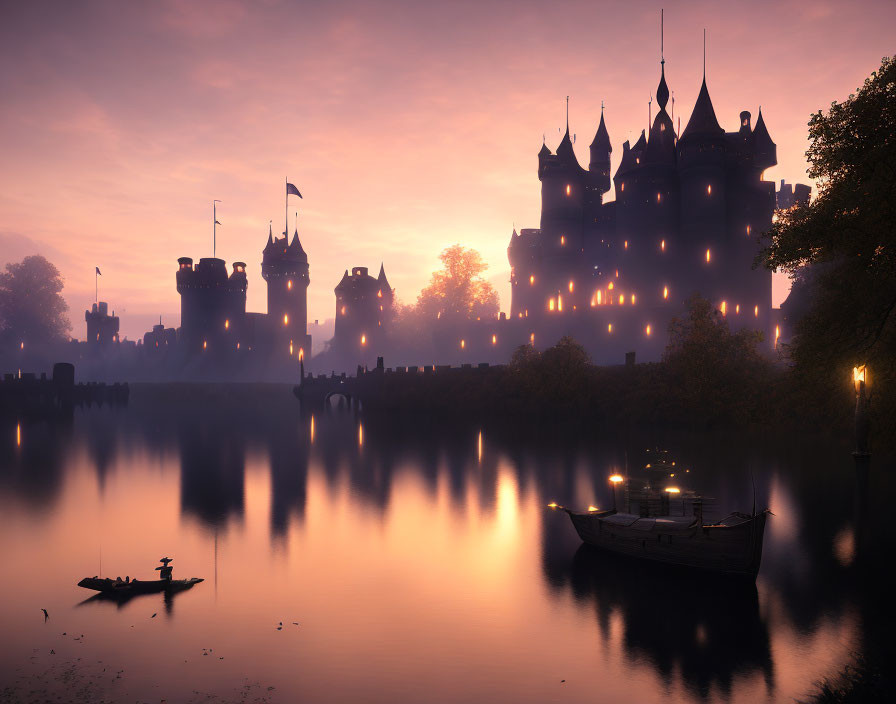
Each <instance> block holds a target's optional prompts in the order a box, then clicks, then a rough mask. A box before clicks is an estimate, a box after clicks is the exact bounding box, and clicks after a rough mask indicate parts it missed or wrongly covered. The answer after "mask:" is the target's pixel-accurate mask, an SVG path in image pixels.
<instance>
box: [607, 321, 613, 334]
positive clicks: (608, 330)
mask: <svg viewBox="0 0 896 704" xmlns="http://www.w3.org/2000/svg"><path fill="white" fill-rule="evenodd" d="M607 332H613V323H607Z"/></svg>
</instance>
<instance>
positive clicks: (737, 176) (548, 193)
mask: <svg viewBox="0 0 896 704" xmlns="http://www.w3.org/2000/svg"><path fill="white" fill-rule="evenodd" d="M662 63H663V64H665V61H663V62H662ZM669 95H670V94H669V89H668V87H667V85H666V78H665V66H664V65H663V66H662V70H661V76H660V83H659V87H658V88H657V91H656V99H657V104H658V106H659V112H658V113H657V115H656V117H655V119H654V120H653V124H652V126H651V127H650V131H649V134H645V133H644V132H643V131H642V133H641V136H640V138H639V139H638V141H637V142H636V143H635V144H634V145H630V144H629V143H628V142H625V143H624V144H623V145H622V150H623V153H622V159H621V163H620V165H619V168H618V169H617V170H616V174H615V175H614V176H613V179H612V180H613V185H614V187H615V191H614V194H615V201H612V202H607V203H605V202H603V196H604V194H605V193H607V192H608V191H609V190H610V188H611V179H610V153H611V151H612V146H611V144H610V137H609V132H608V130H607V126H606V123H605V121H604V116H603V114H601V119H600V124H599V126H598V129H597V134H596V135H595V137H594V140H593V141H592V143H591V145H590V163H589V166H588V169H587V170H586V169H583V168H582V167H581V166H580V165H579V163H578V160H577V159H576V155H575V152H574V150H573V142H572V139H571V138H570V132H569V126H568V124H567V129H566V134H565V135H564V136H563V139H562V140H561V142H560V145H559V146H558V147H557V151H556V153H551V151H550V149H548V147H547V146H546V145H543V146H542V148H541V151H540V152H539V153H538V178H539V180H540V181H541V199H542V210H541V226H540V228H538V229H526V230H522V231H521V232H520V234H517V233H516V232H514V233H513V236H512V237H511V240H510V246H509V247H508V258H509V260H510V264H511V272H512V273H511V286H512V302H511V311H510V317H511V320H514V319H515V320H518V321H523V320H528V321H529V322H528V326H527V327H528V328H529V329H531V331H532V332H533V333H537V332H540V331H541V330H543V329H545V328H547V329H553V328H554V327H556V323H554V322H551V321H552V319H556V318H557V317H562V316H571V317H573V318H576V317H579V318H580V317H581V313H582V312H586V311H587V312H589V314H588V316H587V321H588V322H587V324H585V325H579V327H582V328H585V327H588V328H590V329H593V330H597V329H600V330H601V331H602V336H603V337H604V338H606V344H608V345H610V344H612V337H613V335H614V332H615V334H616V335H617V337H622V336H624V337H626V338H627V344H629V345H631V347H632V349H634V347H635V342H636V341H639V340H640V341H642V342H644V341H646V338H647V337H649V336H650V334H651V326H652V330H657V331H659V330H662V329H663V328H664V327H665V326H664V324H665V323H666V322H667V321H668V319H669V318H670V317H671V316H672V315H675V314H678V313H679V312H680V310H681V306H682V303H683V301H684V300H685V299H686V298H687V297H688V296H689V295H690V294H691V293H693V292H695V291H699V292H700V293H701V294H702V295H704V296H705V297H707V298H709V299H710V300H712V301H713V302H714V303H715V305H716V306H717V307H718V309H719V310H720V311H721V312H722V314H723V315H725V316H727V317H728V318H729V321H730V323H731V325H732V327H734V328H740V327H755V328H758V329H763V330H766V331H767V332H769V333H770V334H773V333H772V330H773V329H774V320H773V319H772V305H771V272H769V271H768V270H766V269H762V268H757V269H753V268H752V265H753V260H754V257H755V255H756V252H757V240H758V238H759V236H760V235H761V234H762V233H764V232H765V231H766V230H767V229H768V228H769V227H770V225H771V222H772V214H773V212H774V209H775V207H776V195H775V187H774V184H773V183H772V182H769V181H764V180H762V174H763V171H764V170H765V169H768V168H769V167H771V166H774V165H775V164H776V163H777V156H776V146H775V143H774V142H773V141H772V139H771V137H770V135H769V133H768V130H767V129H766V126H765V121H764V120H763V117H762V113H761V111H760V113H759V116H758V118H757V120H756V124H755V126H753V125H752V124H751V115H750V113H749V112H746V111H744V112H741V114H740V122H739V126H738V130H737V131H735V132H725V131H724V130H723V129H722V127H721V126H720V125H719V123H718V120H717V119H716V115H715V110H714V109H713V105H712V101H711V100H710V97H709V90H708V89H707V85H706V80H705V78H704V80H703V85H702V86H701V88H700V94H699V96H698V98H697V102H696V105H695V106H694V109H693V112H692V114H691V116H690V119H689V120H688V122H687V125H686V127H685V129H684V131H683V132H682V133H681V135H680V136H679V135H678V134H677V132H676V129H675V124H674V123H673V119H672V115H670V113H669V112H667V106H668V104H669ZM673 108H674V101H673ZM679 124H680V123H679ZM808 192H809V189H808V187H807V186H799V185H798V186H797V187H796V191H795V192H794V191H793V190H792V189H790V190H787V191H786V190H785V187H784V185H783V182H782V194H781V195H782V205H783V206H784V207H789V206H790V205H792V204H793V202H794V199H795V198H796V199H805V198H807V197H808ZM576 313H579V315H578V316H577V315H576ZM582 322H584V321H582ZM598 323H599V325H598ZM661 326H662V327H661ZM572 332H573V334H575V331H574V330H573V331H572ZM590 336H593V335H590ZM593 342H594V343H595V344H603V343H601V341H600V340H597V339H596V340H594V341H593Z"/></svg>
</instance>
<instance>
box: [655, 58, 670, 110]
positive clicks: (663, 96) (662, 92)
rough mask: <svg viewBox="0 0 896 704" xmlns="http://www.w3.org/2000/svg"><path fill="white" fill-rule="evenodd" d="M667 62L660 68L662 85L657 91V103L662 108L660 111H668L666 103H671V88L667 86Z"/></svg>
mask: <svg viewBox="0 0 896 704" xmlns="http://www.w3.org/2000/svg"><path fill="white" fill-rule="evenodd" d="M665 63H666V62H665V61H663V62H662V64H661V68H660V84H659V86H657V89H656V102H657V104H658V105H659V106H660V110H665V109H666V103H668V102H669V86H667V85H666V66H665Z"/></svg>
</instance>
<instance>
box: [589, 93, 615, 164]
mask: <svg viewBox="0 0 896 704" xmlns="http://www.w3.org/2000/svg"><path fill="white" fill-rule="evenodd" d="M591 148H592V149H597V150H600V151H601V152H603V151H606V152H607V153H610V152H612V151H613V146H612V145H611V144H610V133H609V132H608V131H607V123H606V122H604V104H603V101H601V104H600V124H599V125H598V126H597V132H596V133H595V135H594V141H592V142H591Z"/></svg>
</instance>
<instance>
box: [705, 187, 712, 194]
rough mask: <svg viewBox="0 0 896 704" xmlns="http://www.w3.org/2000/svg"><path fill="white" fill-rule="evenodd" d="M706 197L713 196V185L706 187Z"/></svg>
mask: <svg viewBox="0 0 896 704" xmlns="http://www.w3.org/2000/svg"><path fill="white" fill-rule="evenodd" d="M706 195H708V196H711V195H712V185H711V184H710V185H707V186H706Z"/></svg>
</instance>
